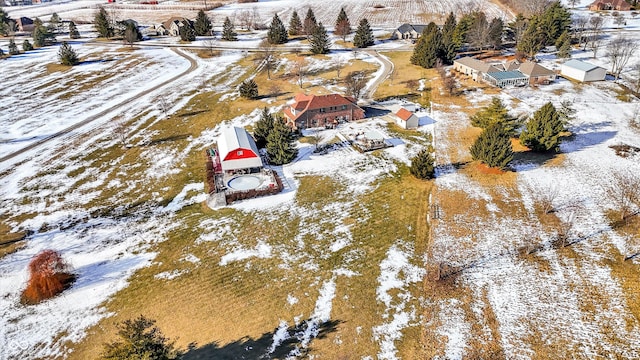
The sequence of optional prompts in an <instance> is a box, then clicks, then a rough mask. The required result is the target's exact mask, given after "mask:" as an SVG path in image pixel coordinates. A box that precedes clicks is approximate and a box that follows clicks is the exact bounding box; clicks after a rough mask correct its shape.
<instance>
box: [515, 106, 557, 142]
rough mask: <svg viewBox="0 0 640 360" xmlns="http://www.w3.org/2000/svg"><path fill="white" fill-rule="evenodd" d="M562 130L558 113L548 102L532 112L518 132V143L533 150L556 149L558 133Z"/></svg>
mask: <svg viewBox="0 0 640 360" xmlns="http://www.w3.org/2000/svg"><path fill="white" fill-rule="evenodd" d="M564 130H565V128H564V124H563V123H562V117H561V115H560V113H558V111H557V110H556V108H555V106H553V104H552V103H550V102H548V103H546V104H545V105H544V106H542V107H541V108H540V109H538V111H536V112H535V113H533V117H532V118H531V119H530V120H529V121H528V122H527V124H526V128H525V130H524V131H523V132H522V134H520V143H522V145H524V146H526V147H528V148H530V149H531V150H533V151H540V152H545V151H558V150H559V148H560V134H561V133H562V132H563V131H564Z"/></svg>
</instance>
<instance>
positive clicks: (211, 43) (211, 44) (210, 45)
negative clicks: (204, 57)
mask: <svg viewBox="0 0 640 360" xmlns="http://www.w3.org/2000/svg"><path fill="white" fill-rule="evenodd" d="M203 45H204V46H205V47H206V48H207V50H209V55H210V56H211V57H213V56H215V55H216V41H215V39H214V38H213V37H210V38H208V39H206V40H205V41H204V42H203Z"/></svg>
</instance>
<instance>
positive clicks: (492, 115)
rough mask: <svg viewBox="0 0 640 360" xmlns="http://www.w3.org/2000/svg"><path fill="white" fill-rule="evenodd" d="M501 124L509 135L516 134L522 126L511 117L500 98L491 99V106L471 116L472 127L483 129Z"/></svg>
mask: <svg viewBox="0 0 640 360" xmlns="http://www.w3.org/2000/svg"><path fill="white" fill-rule="evenodd" d="M494 124H499V125H501V126H502V128H503V129H504V130H505V131H506V132H507V134H509V135H513V134H515V132H516V130H517V128H518V127H519V126H520V122H519V120H518V118H516V117H513V116H511V115H509V110H507V108H506V107H505V106H504V104H503V103H502V101H501V100H500V98H498V97H494V98H493V99H491V104H490V105H487V106H485V107H483V108H482V109H480V110H479V111H478V112H477V113H475V115H473V116H471V125H473V126H476V127H480V128H483V129H486V128H488V127H489V126H491V125H494Z"/></svg>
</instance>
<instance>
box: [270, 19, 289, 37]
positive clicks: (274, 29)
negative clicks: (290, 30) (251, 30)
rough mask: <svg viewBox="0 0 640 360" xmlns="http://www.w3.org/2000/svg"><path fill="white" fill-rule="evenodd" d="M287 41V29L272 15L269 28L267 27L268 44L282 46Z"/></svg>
mask: <svg viewBox="0 0 640 360" xmlns="http://www.w3.org/2000/svg"><path fill="white" fill-rule="evenodd" d="M287 40H289V37H288V35H287V29H286V28H285V27H284V24H283V23H282V21H281V20H280V18H279V17H278V14H275V15H273V19H272V20H271V26H269V32H268V33H267V41H268V42H269V44H284V43H286V42H287Z"/></svg>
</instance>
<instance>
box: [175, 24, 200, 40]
mask: <svg viewBox="0 0 640 360" xmlns="http://www.w3.org/2000/svg"><path fill="white" fill-rule="evenodd" d="M179 33H180V40H182V41H187V42H191V41H196V31H195V30H194V29H193V26H192V25H191V23H190V22H189V21H187V20H183V21H182V26H180V30H179Z"/></svg>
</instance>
